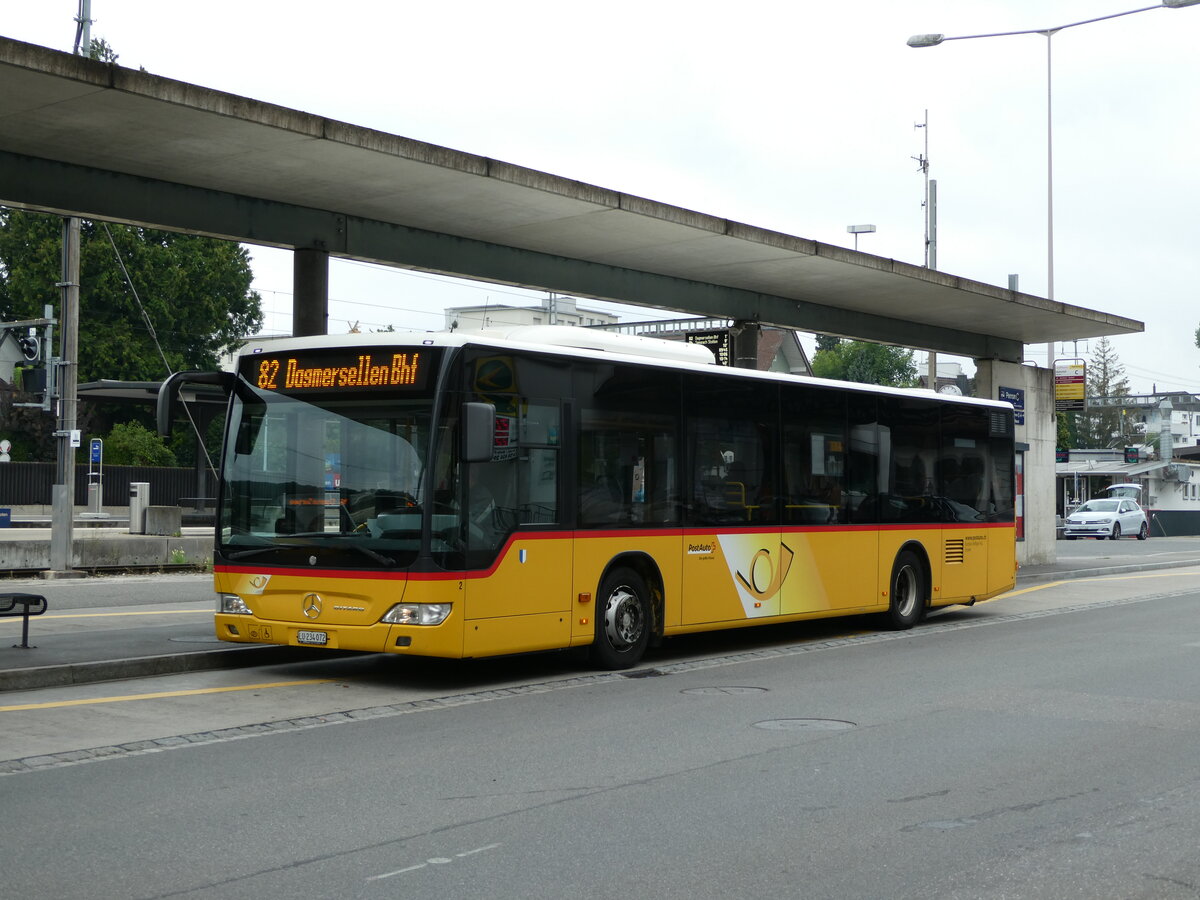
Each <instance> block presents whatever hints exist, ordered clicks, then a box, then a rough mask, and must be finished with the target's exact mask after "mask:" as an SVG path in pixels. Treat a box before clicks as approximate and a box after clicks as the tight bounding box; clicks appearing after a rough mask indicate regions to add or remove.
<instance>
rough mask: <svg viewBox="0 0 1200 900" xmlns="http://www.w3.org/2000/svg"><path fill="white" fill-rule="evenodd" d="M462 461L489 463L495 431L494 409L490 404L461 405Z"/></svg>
mask: <svg viewBox="0 0 1200 900" xmlns="http://www.w3.org/2000/svg"><path fill="white" fill-rule="evenodd" d="M462 420H463V460H464V461H465V462H491V461H492V445H493V442H494V439H495V431H496V407H494V406H492V404H490V403H464V404H463V415H462Z"/></svg>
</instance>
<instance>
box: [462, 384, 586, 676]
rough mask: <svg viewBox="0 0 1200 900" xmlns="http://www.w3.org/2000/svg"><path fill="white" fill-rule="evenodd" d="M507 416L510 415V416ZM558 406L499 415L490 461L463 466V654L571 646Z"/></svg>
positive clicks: (544, 403) (523, 402) (535, 405)
mask: <svg viewBox="0 0 1200 900" xmlns="http://www.w3.org/2000/svg"><path fill="white" fill-rule="evenodd" d="M509 413H512V414H511V415H510V414H509ZM561 418H562V415H561V409H560V404H559V402H558V401H557V400H538V399H532V398H521V399H520V400H519V401H517V402H514V404H513V406H512V408H510V409H501V408H498V409H497V411H496V426H495V430H496V435H495V448H494V451H493V454H492V459H491V461H489V462H477V463H469V464H467V502H466V504H465V508H466V518H467V522H466V531H467V535H466V541H467V548H468V552H467V557H468V563H469V565H470V567H471V568H472V569H474V572H472V573H471V574H470V575H468V577H467V578H466V579H465V584H464V591H465V594H466V597H465V600H466V623H465V625H466V631H465V636H464V648H463V649H464V653H465V655H467V656H476V655H484V654H493V653H515V652H522V651H526V650H536V649H546V648H551V647H564V646H566V645H567V644H568V643H569V641H570V621H569V619H568V615H569V614H570V613H571V612H572V608H571V594H570V592H571V567H572V540H571V536H570V535H569V534H567V533H564V532H562V531H561V530H560V528H559V521H560V517H559V511H560V509H561V495H562V488H561V482H562V477H561V473H560V465H561V459H560V453H559V443H558V441H559V435H560V434H561V433H562V431H561V426H562V422H561Z"/></svg>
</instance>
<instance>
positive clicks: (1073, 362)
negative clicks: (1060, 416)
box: [1054, 359, 1087, 412]
mask: <svg viewBox="0 0 1200 900" xmlns="http://www.w3.org/2000/svg"><path fill="white" fill-rule="evenodd" d="M1086 407H1087V369H1086V366H1085V365H1084V362H1083V360H1081V359H1065V360H1059V361H1057V362H1055V363H1054V411H1055V412H1083V410H1084V409H1085V408H1086Z"/></svg>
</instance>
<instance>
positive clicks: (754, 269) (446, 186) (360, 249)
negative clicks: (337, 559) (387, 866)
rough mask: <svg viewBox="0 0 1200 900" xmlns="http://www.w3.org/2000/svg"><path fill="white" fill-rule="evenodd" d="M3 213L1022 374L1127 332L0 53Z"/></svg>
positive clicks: (1027, 299)
mask: <svg viewBox="0 0 1200 900" xmlns="http://www.w3.org/2000/svg"><path fill="white" fill-rule="evenodd" d="M0 204H5V205H9V206H16V207H25V208H31V209H41V210H47V211H53V212H63V213H74V214H79V215H84V216H90V217H95V218H100V219H108V220H113V221H122V222H130V223H135V224H140V225H146V226H153V227H159V228H165V229H170V230H179V231H189V232H194V233H199V234H207V235H212V236H215V237H220V238H225V239H229V240H236V241H245V242H249V243H259V244H266V245H271V246H278V247H293V248H305V249H318V250H324V251H327V252H329V253H330V254H332V255H334V256H342V257H348V258H354V259H362V260H369V261H372V262H378V263H383V264H387V265H394V266H400V267H404V268H411V269H419V270H423V271H430V272H440V273H445V274H452V275H462V276H465V277H470V278H476V279H480V280H484V281H491V282H496V283H503V284H511V285H517V286H523V287H532V288H539V289H545V290H555V291H561V292H564V293H571V294H576V295H579V296H585V297H592V298H598V299H606V300H615V301H619V302H624V303H633V304H641V305H645V306H649V307H653V308H656V309H667V310H674V311H678V312H685V313H691V314H697V315H706V316H726V317H730V318H734V319H740V320H749V321H758V322H762V323H764V324H772V325H778V326H782V327H788V328H797V329H801V330H805V331H817V332H825V333H830V334H838V335H841V336H844V337H855V338H861V339H865V340H873V341H879V342H883V343H891V344H898V345H902V346H907V347H917V348H923V349H932V350H938V351H942V352H948V353H955V354H961V355H966V356H974V357H984V358H998V359H1005V360H1010V361H1017V362H1019V361H1021V360H1022V359H1023V357H1024V348H1023V345H1024V344H1029V343H1044V342H1049V341H1062V340H1070V339H1077V338H1087V337H1096V336H1099V335H1111V334H1127V333H1132V332H1139V331H1142V330H1143V325H1142V323H1141V322H1137V321H1135V320H1132V319H1127V318H1124V317H1121V316H1116V315H1111V314H1108V313H1103V312H1099V311H1096V310H1090V309H1085V308H1082V307H1077V306H1069V305H1067V304H1064V303H1059V302H1056V301H1052V300H1048V299H1045V298H1041V297H1037V296H1034V295H1031V294H1024V293H1020V292H1014V291H1010V290H1008V289H1006V288H1001V287H997V286H994V285H989V284H985V283H982V282H977V281H970V280H968V279H964V278H957V277H955V276H953V275H948V274H945V273H943V272H938V271H932V270H929V269H925V268H922V267H919V266H913V265H910V264H907V263H902V262H899V261H896V260H891V259H886V258H883V257H878V256H873V255H871V254H868V253H860V252H857V251H853V250H847V249H844V248H841V247H836V246H832V245H828V244H822V243H819V242H817V241H813V240H808V239H805V238H801V237H796V236H793V235H788V234H782V233H779V232H774V231H768V230H766V229H761V228H755V227H753V226H750V225H745V224H742V223H738V222H732V221H729V220H726V219H721V218H717V217H714V216H710V215H705V214H702V213H698V212H693V211H691V210H687V209H682V208H679V207H674V206H668V205H665V204H662V203H656V202H654V201H652V200H647V199H644V198H641V197H635V196H630V195H628V194H622V193H620V192H617V191H613V190H608V189H605V188H601V187H597V186H594V185H590V184H585V183H582V182H578V181H571V180H567V179H564V178H559V177H557V176H554V175H549V174H546V173H543V172H538V171H534V170H532V169H527V168H522V167H520V166H516V165H511V164H508V163H503V162H498V161H496V160H491V159H487V158H484V157H479V156H473V155H470V154H467V153H461V152H458V151H455V150H450V149H447V148H444V147H438V146H434V145H431V144H425V143H421V142H419V141H414V140H410V139H407V138H403V137H399V136H397V135H392V134H386V133H383V132H378V131H373V130H370V129H366V128H360V127H357V126H354V125H349V124H346V123H343V122H338V121H334V120H331V119H326V118H322V117H319V116H313V115H309V114H307V113H303V112H298V111H295V110H291V109H286V108H283V107H278V106H273V105H270V104H267V103H261V102H259V101H256V100H251V99H248V98H245V97H239V96H235V95H232V94H225V93H220V92H217V91H213V90H209V89H207V88H203V87H198V86H196V85H192V84H187V83H184V82H179V81H173V80H170V79H166V78H161V77H158V76H155V75H151V74H148V73H146V72H139V71H134V70H132V69H126V68H122V67H120V66H116V65H110V64H105V63H101V62H98V61H95V60H87V59H83V58H80V57H77V56H73V55H71V54H67V53H61V52H58V51H54V50H49V49H46V48H43V47H38V46H35V45H31V44H24V43H21V42H18V41H13V40H10V39H8V38H2V37H0Z"/></svg>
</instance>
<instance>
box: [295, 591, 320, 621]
mask: <svg viewBox="0 0 1200 900" xmlns="http://www.w3.org/2000/svg"><path fill="white" fill-rule="evenodd" d="M300 602H301V607H302V608H303V610H304V615H305V616H306V617H307V618H309V619H315V618H316V617H317V616H319V615H320V614H321V598H320V596H319V595H317V594H306V595H305V597H304V599H303V600H302V601H300Z"/></svg>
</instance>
